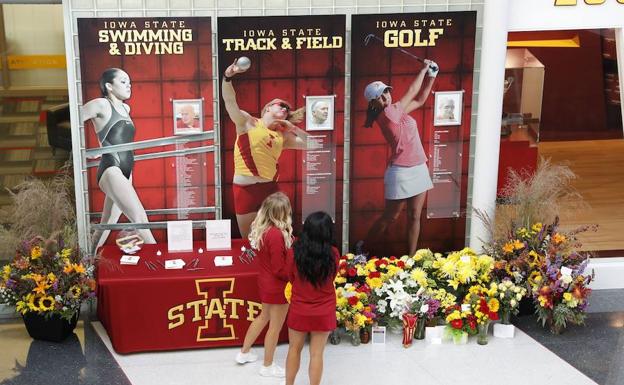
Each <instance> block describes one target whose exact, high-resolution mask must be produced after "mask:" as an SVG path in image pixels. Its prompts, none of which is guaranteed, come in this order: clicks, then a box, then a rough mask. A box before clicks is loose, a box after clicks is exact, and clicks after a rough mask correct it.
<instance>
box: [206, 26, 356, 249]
mask: <svg viewBox="0 0 624 385" xmlns="http://www.w3.org/2000/svg"><path fill="white" fill-rule="evenodd" d="M217 42H218V50H219V51H218V52H219V66H218V67H219V79H220V90H221V98H222V99H221V103H220V105H221V110H220V111H219V114H220V120H219V121H220V126H221V154H222V157H221V159H222V164H223V167H222V170H221V176H222V179H221V180H222V185H223V191H222V197H223V218H231V219H232V226H233V228H232V235H233V237H238V236H241V237H242V238H246V237H247V235H248V233H249V227H250V224H251V222H252V221H253V219H254V218H255V216H256V213H257V211H258V209H259V208H260V205H261V203H262V201H263V200H264V199H265V198H266V197H268V196H269V195H271V194H273V193H275V192H278V191H281V192H283V193H284V194H286V196H288V198H289V200H290V203H291V206H292V211H293V227H295V230H296V231H297V230H298V229H300V228H301V224H302V221H303V220H304V219H305V217H306V216H307V214H308V213H310V212H312V211H318V210H322V211H326V212H328V214H330V215H331V216H332V217H333V218H334V219H335V223H336V234H338V235H339V234H340V233H341V229H342V225H341V224H342V213H341V211H340V210H339V209H340V208H341V207H342V188H341V186H342V164H343V131H344V89H345V84H344V75H345V62H344V58H345V16H344V15H330V16H275V17H223V18H219V19H218V38H217ZM338 241H340V239H338Z"/></svg>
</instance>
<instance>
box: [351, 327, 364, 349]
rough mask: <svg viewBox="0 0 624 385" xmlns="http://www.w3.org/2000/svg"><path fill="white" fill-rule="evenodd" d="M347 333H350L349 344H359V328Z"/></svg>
mask: <svg viewBox="0 0 624 385" xmlns="http://www.w3.org/2000/svg"><path fill="white" fill-rule="evenodd" d="M349 335H351V345H353V346H360V342H362V341H361V340H360V329H356V330H351V331H349Z"/></svg>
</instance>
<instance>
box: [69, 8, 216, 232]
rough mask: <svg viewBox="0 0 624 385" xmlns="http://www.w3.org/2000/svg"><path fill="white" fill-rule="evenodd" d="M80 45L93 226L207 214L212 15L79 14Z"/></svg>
mask: <svg viewBox="0 0 624 385" xmlns="http://www.w3.org/2000/svg"><path fill="white" fill-rule="evenodd" d="M78 44H79V51H80V82H81V85H82V99H81V100H82V103H83V105H82V107H81V109H80V113H81V122H84V132H83V137H84V143H85V147H86V162H87V165H88V167H89V168H88V173H87V177H88V178H87V180H88V189H89V197H88V201H89V211H90V212H91V213H92V214H93V215H92V216H91V222H93V223H98V222H100V220H101V222H102V223H105V224H115V223H117V222H118V220H119V221H120V222H123V221H126V219H127V221H128V222H146V221H149V222H156V221H166V220H176V219H210V218H211V217H213V214H212V212H213V211H214V208H212V209H210V208H208V207H212V206H214V205H215V195H214V191H215V188H214V184H215V182H214V171H213V169H214V167H213V165H214V157H213V154H212V153H211V152H210V151H212V150H211V148H212V144H213V143H212V133H211V131H212V130H213V126H214V120H213V111H212V110H213V82H212V32H211V20H210V18H209V17H171V18H84V19H82V18H80V19H78ZM150 233H152V234H153V235H154V236H155V238H156V240H164V238H163V237H164V234H163V233H162V231H161V230H154V231H151V232H150V231H149V230H143V235H144V236H143V238H144V240H145V241H146V242H148V243H149V240H150V236H151V234H150ZM202 233H203V232H201V231H199V230H198V231H197V235H198V239H200V238H199V237H200V236H201V234H202ZM96 234H97V233H96ZM94 241H97V240H96V239H94ZM102 241H103V239H102Z"/></svg>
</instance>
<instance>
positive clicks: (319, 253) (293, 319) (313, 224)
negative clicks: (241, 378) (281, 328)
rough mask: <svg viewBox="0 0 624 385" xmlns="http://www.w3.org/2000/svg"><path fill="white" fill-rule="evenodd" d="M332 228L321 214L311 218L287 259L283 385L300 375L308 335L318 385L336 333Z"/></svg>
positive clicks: (313, 380) (312, 379) (312, 371)
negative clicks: (328, 346) (288, 290)
mask: <svg viewBox="0 0 624 385" xmlns="http://www.w3.org/2000/svg"><path fill="white" fill-rule="evenodd" d="M333 240H334V224H333V222H332V219H331V217H330V216H329V215H327V214H326V213H324V212H315V213H312V214H310V215H309V216H308V217H307V218H306V220H305V223H304V224H303V232H302V233H301V236H300V237H299V239H297V241H296V242H295V244H294V246H293V249H294V252H293V254H294V256H293V257H290V256H289V269H288V270H289V279H290V282H292V296H291V299H290V310H289V312H288V321H287V325H288V340H289V345H288V356H287V357H286V384H287V385H293V383H294V382H295V377H296V375H297V372H298V371H299V365H300V361H301V350H302V349H303V345H304V342H305V338H306V335H307V334H308V333H310V367H309V369H308V375H309V377H310V385H318V384H320V382H321V376H322V374H323V351H324V350H325V345H326V343H327V337H328V336H329V333H330V332H331V331H332V330H334V329H336V290H335V288H334V279H335V278H336V272H337V270H338V260H339V257H340V256H339V254H338V250H336V248H334V247H333V246H332V243H333Z"/></svg>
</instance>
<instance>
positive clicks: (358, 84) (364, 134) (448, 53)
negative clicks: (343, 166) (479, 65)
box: [349, 11, 476, 256]
mask: <svg viewBox="0 0 624 385" xmlns="http://www.w3.org/2000/svg"><path fill="white" fill-rule="evenodd" d="M475 29H476V12H472V11H470V12H444V13H413V14H409V13H402V14H380V15H353V16H352V33H351V50H352V54H351V163H350V164H351V174H350V175H351V187H350V213H349V215H350V217H349V240H350V243H351V248H352V249H353V248H354V245H355V244H356V243H357V242H359V241H364V243H363V249H364V251H367V252H369V253H370V254H371V255H376V254H380V255H396V256H401V255H404V254H408V253H410V254H411V253H414V252H415V250H417V249H419V248H431V249H432V250H454V249H458V248H462V247H463V245H464V239H465V215H463V214H464V212H465V204H466V191H467V176H468V153H469V152H468V150H469V140H470V124H471V119H470V117H471V110H472V83H473V68H474V53H475V49H474V47H475Z"/></svg>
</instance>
